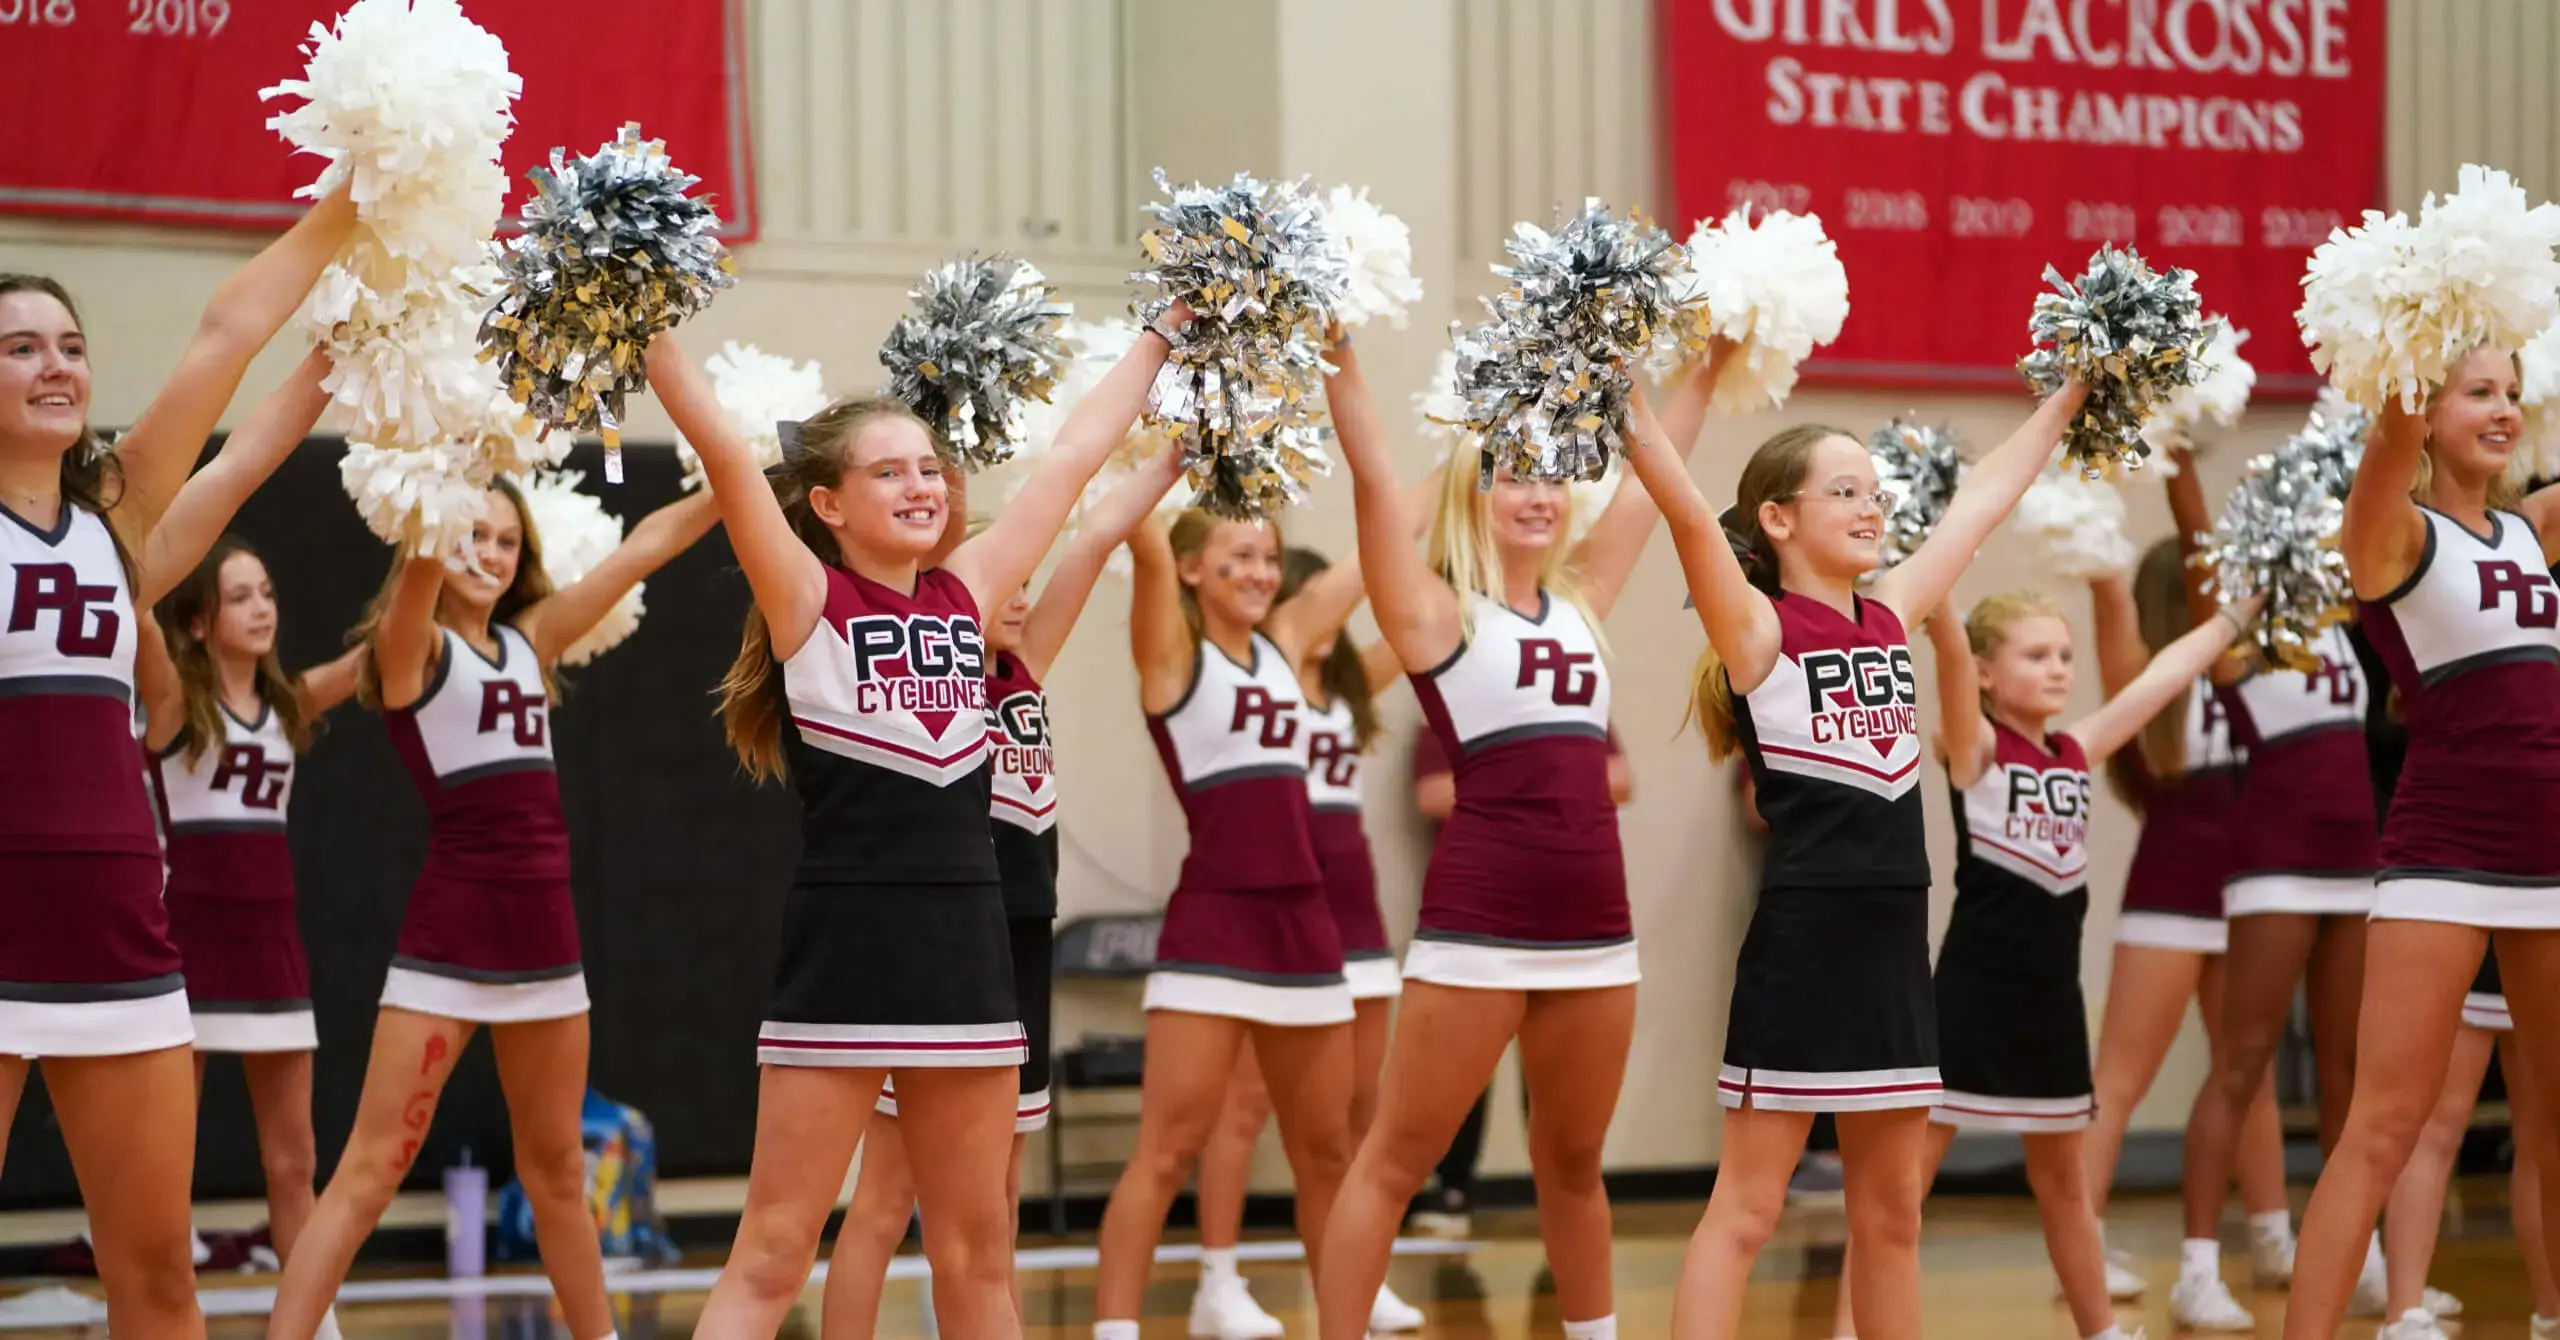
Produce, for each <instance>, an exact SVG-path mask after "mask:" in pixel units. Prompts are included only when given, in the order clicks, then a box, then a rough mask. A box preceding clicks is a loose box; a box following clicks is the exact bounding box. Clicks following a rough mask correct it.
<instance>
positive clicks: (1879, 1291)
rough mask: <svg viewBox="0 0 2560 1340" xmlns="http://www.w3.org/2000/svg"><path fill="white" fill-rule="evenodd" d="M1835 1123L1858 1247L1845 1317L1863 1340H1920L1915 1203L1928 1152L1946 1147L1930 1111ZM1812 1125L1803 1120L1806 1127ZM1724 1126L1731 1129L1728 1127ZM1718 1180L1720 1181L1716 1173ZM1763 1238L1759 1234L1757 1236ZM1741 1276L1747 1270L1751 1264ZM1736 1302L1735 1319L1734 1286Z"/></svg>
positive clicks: (1922, 1190) (1800, 1142) (1843, 1116)
mask: <svg viewBox="0 0 2560 1340" xmlns="http://www.w3.org/2000/svg"><path fill="white" fill-rule="evenodd" d="M1727 1116H1728V1118H1730V1116H1731V1114H1729V1113H1728V1114H1727ZM1833 1120H1835V1121H1837V1122H1838V1123H1839V1126H1840V1176H1841V1181H1842V1182H1843V1184H1844V1190H1845V1191H1846V1193H1847V1201H1848V1212H1849V1238H1850V1240H1851V1241H1853V1242H1855V1243H1857V1244H1858V1250H1857V1252H1856V1253H1855V1254H1854V1255H1853V1256H1852V1257H1851V1258H1850V1260H1849V1262H1848V1269H1849V1272H1850V1273H1849V1287H1850V1299H1851V1303H1850V1309H1851V1310H1850V1316H1851V1318H1852V1319H1853V1320H1855V1321H1856V1322H1857V1323H1858V1334H1859V1335H1861V1336H1864V1337H1866V1338H1867V1340H1919V1335H1920V1202H1921V1201H1922V1200H1923V1199H1925V1198H1926V1197H1927V1195H1928V1191H1929V1182H1930V1180H1931V1178H1932V1177H1933V1176H1934V1175H1935V1173H1936V1170H1937V1160H1936V1159H1935V1158H1933V1157H1932V1151H1933V1149H1934V1150H1935V1151H1937V1152H1939V1153H1943V1152H1944V1150H1945V1144H1944V1143H1943V1141H1942V1140H1940V1139H1939V1138H1937V1137H1933V1136H1932V1134H1931V1132H1930V1123H1929V1110H1928V1109H1927V1108H1922V1107H1909V1108H1890V1109H1887V1110H1885V1111H1881V1112H1840V1113H1836V1114H1834V1116H1833ZM1811 1124H1812V1123H1811V1122H1809V1121H1808V1122H1807V1123H1806V1128H1807V1129H1810V1127H1811ZM1726 1130H1727V1131H1728V1132H1730V1131H1731V1130H1732V1127H1731V1125H1730V1124H1728V1125H1727V1126H1726ZM1803 1146H1804V1138H1803V1135H1802V1134H1801V1133H1799V1134H1798V1136H1797V1137H1796V1153H1795V1154H1791V1155H1789V1156H1788V1167H1787V1169H1786V1170H1785V1171H1783V1172H1782V1173H1780V1175H1779V1177H1778V1203H1779V1206H1780V1208H1782V1209H1783V1208H1784V1206H1785V1204H1786V1192H1787V1187H1786V1181H1787V1177H1788V1176H1790V1175H1792V1173H1793V1171H1794V1159H1795V1158H1796V1157H1797V1156H1798V1155H1800V1154H1802V1152H1803ZM1718 1180H1719V1182H1721V1180H1722V1178H1721V1170H1719V1178H1718ZM1714 1208H1715V1206H1714V1202H1713V1200H1712V1199H1711V1200H1710V1201H1709V1202H1708V1212H1709V1213H1710V1214H1712V1213H1713V1212H1714ZM1773 1226H1774V1221H1773ZM1766 1240H1767V1239H1766V1236H1765V1235H1764V1236H1763V1238H1762V1241H1763V1242H1765V1241H1766ZM1755 1254H1756V1253H1755ZM1744 1273H1745V1275H1746V1276H1747V1275H1748V1273H1749V1267H1748V1265H1746V1266H1745V1267H1744ZM1734 1303H1735V1305H1736V1311H1737V1316H1736V1320H1737V1322H1738V1321H1739V1320H1740V1318H1739V1315H1738V1313H1739V1305H1740V1303H1741V1297H1740V1294H1739V1292H1738V1291H1737V1293H1736V1295H1735V1298H1734Z"/></svg>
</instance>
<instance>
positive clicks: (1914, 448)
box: [1867, 419, 1964, 568]
mask: <svg viewBox="0 0 2560 1340" xmlns="http://www.w3.org/2000/svg"><path fill="white" fill-rule="evenodd" d="M1867 452H1868V454H1869V455H1872V456H1874V457H1875V460H1876V483H1877V484H1879V485H1880V486H1882V487H1883V488H1884V490H1885V491H1886V492H1888V493H1891V494H1892V495H1894V497H1895V498H1897V499H1899V500H1900V501H1898V502H1897V503H1896V504H1895V505H1894V509H1893V515H1891V516H1888V517H1886V518H1885V521H1884V537H1883V544H1882V546H1881V547H1882V549H1883V554H1884V566H1885V567H1888V568H1890V567H1892V566H1894V565H1895V564H1897V563H1900V562H1901V561H1902V560H1904V559H1906V558H1909V557H1911V556H1912V555H1913V554H1914V553H1917V552H1919V549H1920V546H1921V545H1923V544H1925V543H1927V542H1928V539H1929V532H1931V531H1933V530H1936V529H1937V528H1938V518H1940V517H1942V516H1945V515H1946V514H1947V501H1948V500H1949V499H1951V498H1953V497H1955V496H1956V487H1957V486H1958V485H1960V484H1962V483H1963V482H1964V457H1963V456H1962V455H1961V454H1959V452H1958V449H1957V443H1956V438H1955V434H1953V433H1951V432H1948V431H1947V430H1946V429H1945V428H1943V427H1935V428H1933V427H1931V426H1929V425H1927V424H1923V423H1915V422H1913V421H1912V420H1910V419H1895V420H1893V421H1892V422H1890V423H1888V424H1886V425H1885V426H1884V427H1882V428H1879V429H1877V430H1876V431H1875V432H1874V433H1873V434H1871V435H1870V436H1869V437H1868V438H1867Z"/></svg>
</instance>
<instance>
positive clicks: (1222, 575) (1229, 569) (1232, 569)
mask: <svg viewBox="0 0 2560 1340" xmlns="http://www.w3.org/2000/svg"><path fill="white" fill-rule="evenodd" d="M1235 579H1236V565H1235V564H1233V563H1221V564H1219V565H1218V580H1219V581H1222V582H1232V581H1234V580H1235Z"/></svg>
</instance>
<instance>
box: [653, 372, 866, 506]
mask: <svg viewBox="0 0 2560 1340" xmlns="http://www.w3.org/2000/svg"><path fill="white" fill-rule="evenodd" d="M703 368H704V369H705V370H706V371H708V372H709V373H710V374H711V393H712V394H713V395H714V396H715V397H717V398H718V399H719V401H720V410H721V413H722V415H723V416H724V417H726V418H727V419H728V420H729V427H730V429H731V430H732V431H734V432H736V433H737V434H738V436H739V438H740V439H742V440H743V441H745V442H746V444H747V446H748V448H749V449H750V450H752V451H754V452H755V457H756V468H758V469H765V468H769V467H771V466H772V465H774V464H775V463H777V462H779V461H780V460H781V459H782V434H781V430H780V428H779V427H778V426H777V425H779V424H782V423H784V422H786V421H788V422H791V423H798V422H799V421H801V420H802V419H806V418H808V417H809V416H810V415H813V414H815V413H817V412H818V411H820V410H822V409H825V408H826V407H827V406H828V404H829V403H830V401H829V399H828V397H827V384H826V377H825V375H824V374H823V373H821V372H820V371H819V370H818V365H817V364H816V363H815V362H809V363H794V362H792V361H791V360H790V359H787V358H783V357H781V356H779V355H776V354H768V353H766V352H765V351H763V350H761V349H758V348H757V347H755V346H754V345H752V344H740V343H738V342H737V341H735V340H731V341H729V342H728V343H726V344H723V345H721V346H720V352H718V353H716V354H713V355H712V356H711V357H710V358H708V359H706V360H705V361H704V362H703ZM676 459H677V460H679V461H681V462H683V463H684V486H685V487H686V488H688V489H698V488H700V487H702V458H701V457H700V456H698V455H696V454H695V453H694V450H693V444H692V443H690V442H687V441H685V440H684V435H683V434H682V433H678V434H677V435H676Z"/></svg>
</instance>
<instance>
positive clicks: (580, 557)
mask: <svg viewBox="0 0 2560 1340" xmlns="http://www.w3.org/2000/svg"><path fill="white" fill-rule="evenodd" d="M585 478H586V476H584V475H583V474H580V473H579V472H578V471H575V470H560V471H550V470H545V471H541V472H538V473H536V474H533V475H531V476H529V477H527V478H524V479H520V480H518V481H517V482H516V489H517V491H518V492H520V493H522V494H523V495H524V510H525V520H526V522H527V523H528V524H529V525H530V526H531V527H532V530H533V533H534V537H535V538H536V539H537V540H539V541H540V542H541V545H542V571H543V575H544V576H546V577H549V578H550V579H551V589H553V590H555V591H559V590H565V589H567V588H568V587H570V586H572V585H574V584H575V583H576V582H577V581H578V580H579V579H580V578H582V577H585V576H586V575H587V574H588V573H590V572H593V571H595V569H596V566H597V565H598V564H600V563H602V562H604V561H605V560H606V559H607V558H609V557H611V556H612V555H613V551H614V550H616V549H618V548H620V547H621V546H622V522H621V520H620V519H618V518H616V517H615V516H614V515H613V514H612V513H610V512H607V511H606V510H604V500H603V499H602V498H599V497H597V496H595V495H594V494H592V493H581V492H579V491H578V485H579V483H580V482H581V481H582V480H584V479H585ZM642 585H645V583H643V584H635V585H634V586H633V587H632V588H631V589H630V590H628V591H625V592H623V593H622V598H621V599H620V600H617V601H615V602H613V608H611V609H609V610H606V611H605V613H604V617H603V618H601V619H598V620H596V626H595V627H593V628H591V629H588V630H587V633H586V636H584V637H581V638H579V639H578V640H577V641H575V642H572V643H570V644H569V647H568V649H567V650H565V651H563V652H561V653H560V663H561V664H562V665H585V664H586V663H587V662H589V661H592V660H594V659H595V658H596V657H598V656H601V655H603V654H604V653H606V652H608V651H611V650H613V649H614V648H615V647H617V646H620V645H621V644H622V642H623V639H625V638H628V637H630V636H631V634H632V632H633V631H634V630H636V629H637V628H639V627H640V616H641V615H642V614H644V613H646V612H647V607H646V606H645V605H644V604H643V603H642V602H641V598H640V591H641V586H642Z"/></svg>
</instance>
